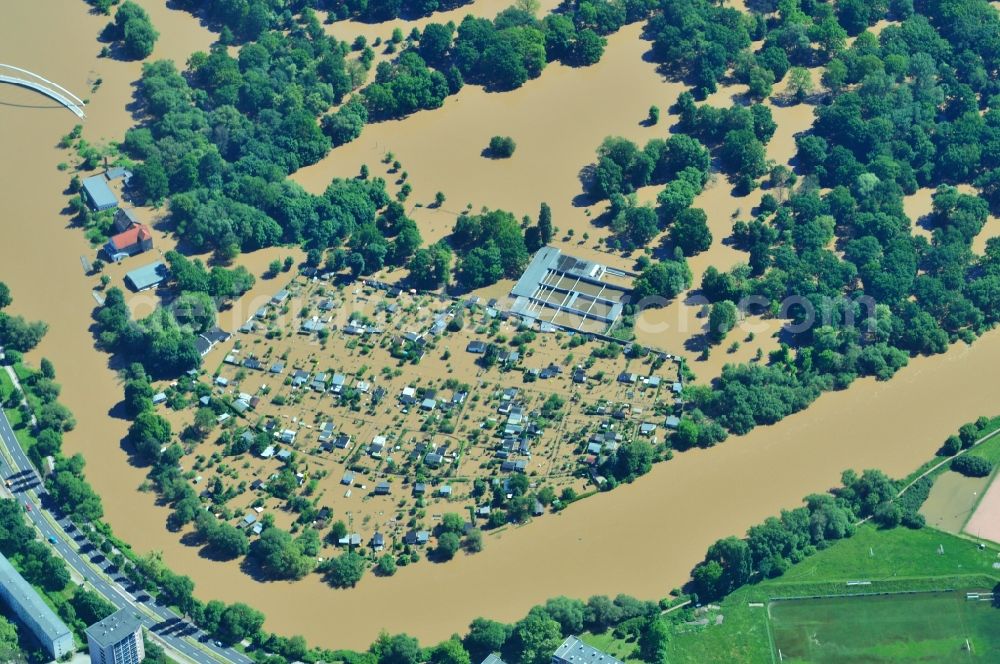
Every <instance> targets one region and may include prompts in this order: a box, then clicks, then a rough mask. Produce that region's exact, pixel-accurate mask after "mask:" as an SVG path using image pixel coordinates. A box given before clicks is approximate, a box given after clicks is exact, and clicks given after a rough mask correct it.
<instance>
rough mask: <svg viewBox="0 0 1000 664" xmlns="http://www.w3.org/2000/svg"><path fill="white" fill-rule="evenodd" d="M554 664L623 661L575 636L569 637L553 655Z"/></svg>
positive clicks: (619, 663) (620, 663)
mask: <svg viewBox="0 0 1000 664" xmlns="http://www.w3.org/2000/svg"><path fill="white" fill-rule="evenodd" d="M552 664H622V661H621V660H619V659H616V658H614V657H612V656H611V655H609V654H608V653H606V652H604V651H602V650H598V649H597V648H595V647H594V646H588V645H587V644H586V643H584V642H583V641H581V640H580V639H578V638H576V637H575V636H567V637H566V640H565V641H563V642H562V645H560V646H559V647H558V648H556V651H555V652H554V653H552Z"/></svg>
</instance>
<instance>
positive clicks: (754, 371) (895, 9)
mask: <svg viewBox="0 0 1000 664" xmlns="http://www.w3.org/2000/svg"><path fill="white" fill-rule="evenodd" d="M891 4H892V8H891V14H892V18H894V19H895V20H897V21H898V23H897V24H890V25H888V26H886V27H885V28H884V29H883V30H882V31H881V32H880V34H879V36H878V37H875V36H874V35H872V34H871V33H868V32H864V31H863V30H864V28H865V27H866V26H868V25H870V24H872V23H874V22H875V21H878V20H880V19H882V18H885V17H886V16H887V12H889V11H890V8H888V7H887V6H886V5H884V4H880V3H876V4H874V5H871V6H867V5H864V3H838V4H837V5H831V4H828V3H818V2H811V1H802V2H784V3H766V2H765V3H755V4H754V5H753V8H754V10H755V11H754V12H752V13H751V14H749V15H745V16H742V15H738V14H734V13H733V10H730V9H726V8H718V7H714V6H712V5H710V4H709V3H707V2H700V1H698V0H685V1H682V2H670V3H664V6H663V7H661V11H662V12H663V14H662V18H661V16H660V15H659V14H658V15H657V16H655V17H654V18H653V19H652V20H651V23H650V25H651V28H652V29H653V30H652V31H653V32H654V33H655V34H656V35H657V37H656V39H657V41H656V47H655V48H654V51H655V52H656V53H657V55H658V57H659V58H660V59H661V60H662V61H663V62H664V65H665V68H666V69H667V70H668V71H670V72H672V73H674V74H675V75H677V76H679V77H683V78H686V79H687V80H689V81H691V82H692V83H693V84H694V85H695V88H696V89H695V90H694V94H690V93H683V94H682V95H681V96H680V98H679V99H678V102H677V104H676V105H675V107H674V108H673V111H674V112H676V113H677V115H678V118H679V123H678V125H679V128H680V129H681V130H682V131H684V132H685V133H687V134H689V135H691V136H693V137H696V138H697V139H699V140H700V141H702V142H703V143H704V144H705V145H707V146H709V147H710V148H712V149H713V151H716V153H717V155H718V157H719V163H720V165H721V167H722V169H723V170H724V171H726V172H727V173H729V174H730V176H731V177H732V178H733V180H734V183H735V184H736V188H737V191H738V192H739V191H748V190H750V189H752V188H754V187H756V186H758V183H759V181H760V180H761V178H763V177H764V176H765V175H766V176H768V177H767V181H766V185H767V186H768V187H769V188H770V190H769V191H768V193H766V194H765V195H764V197H763V199H762V203H761V205H760V207H759V208H758V209H757V210H756V213H757V215H758V216H757V217H756V218H755V219H753V220H751V221H749V222H744V221H740V222H737V223H736V224H734V227H733V240H734V241H735V245H736V246H737V247H738V248H740V249H742V250H744V251H747V252H748V254H749V261H748V264H747V265H739V266H736V267H735V268H733V269H731V270H729V271H727V272H721V271H719V270H716V269H714V268H710V269H709V270H707V271H706V272H705V274H704V275H703V277H702V280H701V283H700V287H701V290H702V294H703V295H705V296H706V297H707V298H708V299H709V301H710V302H711V303H713V304H715V305H718V306H713V307H712V314H713V316H714V317H715V320H714V322H713V320H712V317H711V316H710V323H711V324H712V326H713V329H712V330H710V331H709V333H708V335H707V340H708V341H709V342H710V343H719V342H720V341H721V340H722V338H724V337H725V332H726V331H727V330H728V329H730V328H731V327H732V326H733V320H732V318H733V317H732V316H731V315H730V314H731V313H732V310H731V308H730V307H731V305H732V304H736V303H739V302H741V301H744V300H746V299H747V298H753V300H754V301H755V302H756V304H754V305H753V310H752V311H751V312H750V313H755V314H764V315H767V316H775V317H782V318H789V319H791V323H792V324H793V328H792V333H791V334H789V335H788V337H787V338H786V340H787V341H788V342H790V343H791V345H786V344H783V345H782V346H781V348H779V349H778V350H777V351H774V352H772V353H771V354H770V356H769V357H768V358H767V362H766V363H751V364H749V365H740V366H727V367H725V368H724V370H723V372H722V375H721V376H720V377H719V378H718V379H717V380H716V381H715V382H714V384H713V385H712V386H711V387H692V388H690V389H689V392H690V397H691V398H690V399H688V400H687V405H688V408H689V410H688V412H687V413H685V414H684V419H686V420H690V422H691V423H698V422H700V423H701V424H700V425H696V426H705V424H706V423H707V422H710V421H715V422H717V423H718V424H721V425H722V426H724V427H725V428H726V429H728V430H729V431H732V432H734V433H745V432H747V431H749V430H750V429H752V428H753V427H754V426H756V425H758V424H770V423H773V422H777V421H778V420H780V419H781V418H783V417H785V416H786V415H788V414H790V413H794V412H796V411H798V410H801V409H802V408H805V407H806V406H807V405H808V404H809V403H811V402H812V401H813V400H814V399H815V398H816V397H817V396H818V395H819V394H820V393H821V392H823V391H824V390H829V389H840V388H843V387H846V386H847V385H849V384H850V383H851V382H852V381H853V380H854V379H855V378H856V377H858V376H875V377H877V378H879V379H888V378H890V377H891V376H892V375H893V374H894V373H895V372H896V371H897V370H898V369H899V368H900V367H902V366H904V365H905V364H906V362H907V359H908V357H909V356H911V355H914V354H927V353H939V352H943V351H944V350H945V349H946V348H947V347H948V345H949V343H952V342H955V341H957V340H964V341H967V342H971V341H972V340H973V339H974V338H975V337H976V336H977V335H978V334H980V333H982V332H983V331H984V330H985V329H987V328H988V327H990V326H992V325H994V324H995V323H996V322H998V321H1000V241H998V240H996V239H991V240H990V241H989V242H988V243H987V248H986V251H985V253H984V254H983V255H982V256H976V255H975V254H974V253H973V252H972V248H971V247H972V240H973V239H974V238H975V237H976V235H977V234H978V233H979V232H980V230H981V229H982V228H983V225H984V224H985V222H986V219H987V216H988V213H989V204H990V203H992V202H993V197H994V196H995V195H996V194H995V192H996V191H1000V187H996V186H994V182H1000V177H998V176H997V175H996V173H1000V170H997V169H998V167H1000V161H998V158H1000V157H998V158H995V157H996V155H994V151H995V150H994V148H995V147H996V146H997V145H1000V143H998V138H997V136H1000V134H997V131H998V128H1000V120H998V119H997V118H998V117H1000V116H997V115H996V111H995V110H993V109H992V108H991V105H992V102H993V99H994V96H995V95H996V93H997V91H998V88H997V86H998V84H997V81H996V77H995V76H992V75H990V74H989V72H991V71H995V70H993V69H992V67H993V65H994V63H995V61H996V59H997V58H998V57H1000V55H998V54H1000V47H997V44H996V40H995V39H994V38H993V37H992V36H991V35H993V34H996V32H997V28H1000V15H998V14H997V12H996V10H994V9H993V8H991V7H989V5H988V3H985V2H983V1H982V0H949V1H947V2H927V3H921V4H919V5H918V6H917V7H916V8H915V10H914V8H913V7H912V6H908V5H907V3H891ZM760 12H767V13H760ZM671 16H672V17H673V18H669V17H671ZM668 19H669V20H668ZM956 23H958V24H961V25H963V26H967V27H968V30H967V31H966V30H960V29H956V28H955V27H954V26H955V25H956ZM678 26H684V29H683V30H681V29H679V28H678ZM858 33H860V34H858ZM846 34H851V35H855V34H858V37H857V39H856V40H855V41H854V43H853V44H852V45H851V47H850V48H847V47H846V41H845V35H846ZM970 34H971V35H974V38H970V37H969V35H970ZM749 39H754V40H763V43H762V45H761V46H760V47H759V48H757V49H756V50H755V51H754V52H750V50H749V43H750V42H749V41H748V40H749ZM822 64H825V70H824V73H823V75H822V83H823V85H824V86H825V87H826V89H827V90H829V91H831V92H833V93H835V94H832V95H829V96H821V97H817V98H816V101H817V102H818V105H817V106H816V109H815V116H816V120H815V124H814V126H813V128H812V129H811V130H810V131H809V132H806V133H803V134H801V135H799V136H798V137H797V138H796V146H797V155H796V171H797V172H796V173H791V172H790V171H788V169H785V168H783V167H781V166H772V165H771V164H769V163H768V162H767V160H766V155H765V151H764V146H765V145H766V143H767V141H768V140H769V139H770V137H771V135H772V134H773V133H774V130H775V124H774V122H773V119H772V118H771V117H770V113H769V112H766V108H765V107H763V106H762V105H760V104H751V105H750V106H749V107H734V108H730V109H719V108H713V107H711V106H707V105H700V106H699V105H698V104H697V103H696V102H695V98H696V97H697V96H698V95H699V94H703V93H706V92H711V91H712V90H713V89H714V87H715V84H716V83H717V82H718V81H721V80H722V79H723V77H724V76H725V72H726V71H727V70H728V68H730V67H732V71H733V72H734V73H735V75H736V77H737V78H738V79H739V78H740V77H743V80H744V81H748V80H749V79H750V78H751V77H755V78H757V79H760V77H762V76H763V78H764V79H769V77H773V79H774V80H781V78H782V77H783V76H784V75H785V74H786V73H787V72H788V71H790V70H794V68H795V67H805V66H815V65H822ZM959 65H960V66H959ZM760 70H766V71H767V74H762V73H761V71H760ZM793 73H794V71H793ZM751 87H753V86H752V85H751ZM755 96H756V97H757V98H760V97H762V96H766V94H764V95H753V94H752V95H751V97H755ZM997 154H998V155H1000V152H998V153H997ZM622 163H625V162H622ZM616 166H618V167H619V168H620V164H619V163H618V162H616ZM604 170H605V171H609V170H610V169H608V168H605V169H604ZM994 171H996V172H994ZM623 181H626V182H627V181H628V178H624V179H623ZM640 181H641V180H640ZM674 182H676V180H675V181H674ZM970 182H975V183H976V185H977V186H979V187H980V188H981V190H982V192H983V196H984V197H985V199H986V200H985V201H984V200H983V199H982V198H978V197H976V196H972V195H968V194H964V193H961V192H960V191H959V190H958V189H957V188H956V187H954V186H952V185H955V184H959V183H970ZM673 186H674V183H673V182H672V183H671V184H670V185H668V189H669V188H670V187H673ZM919 187H937V189H936V192H935V194H934V196H933V209H932V212H931V214H930V215H929V216H928V217H927V219H926V220H925V223H926V224H928V225H929V226H930V228H931V230H932V234H931V238H930V239H929V240H927V239H925V238H923V237H915V236H914V234H913V233H912V230H911V221H910V220H909V219H908V218H907V217H906V215H905V213H904V212H903V205H902V202H903V196H905V195H908V194H912V193H914V192H915V191H916V190H917V189H918V188H919ZM665 198H668V196H667V193H666V190H665V191H664V193H662V194H661V210H662V209H663V202H664V201H663V199H665ZM669 198H670V199H671V200H672V199H674V198H675V195H674V194H671V195H670V196H669ZM676 199H677V200H679V201H680V203H681V205H680V206H679V207H681V209H682V210H684V212H682V213H681V214H683V215H684V216H683V217H682V218H684V219H685V220H686V221H687V222H688V223H687V224H686V225H687V226H689V228H687V229H684V231H685V232H674V229H671V231H672V232H671V241H672V242H673V243H674V244H675V245H676V246H678V247H681V248H682V250H683V251H684V253H685V254H687V255H690V252H692V251H695V250H697V249H698V248H699V246H705V245H704V243H705V242H706V240H709V241H710V239H709V238H706V237H705V236H704V231H703V230H702V229H701V227H700V218H696V217H697V216H698V215H697V212H695V211H693V210H691V209H689V208H687V207H686V206H685V205H684V203H685V202H686V200H688V197H686V196H681V195H677V196H676ZM687 217H691V219H687ZM632 219H633V224H632V225H631V226H630V225H629V224H627V223H623V224H622V228H623V229H624V230H625V231H627V232H628V233H631V232H633V231H632V227H633V226H634V227H637V228H639V231H640V233H639V237H643V225H642V224H643V222H644V219H643V217H642V216H641V215H633V217H632ZM636 222H638V223H636ZM674 227H675V228H677V227H678V225H677V223H676V222H675V223H674ZM651 231H652V227H650V228H649V231H648V232H651ZM626 239H627V235H626ZM685 244H686V245H687V248H684V245H685ZM622 246H623V247H625V248H629V247H630V246H631V245H629V244H628V243H627V242H626V243H623V244H622ZM654 269H655V272H654ZM652 277H657V278H658V279H657V280H658V281H659V283H660V284H661V285H662V286H665V288H659V289H658V288H655V287H654V286H653V285H652V284H651V281H652V279H651V278H652ZM682 277H683V270H681V269H680V266H678V265H677V264H676V262H673V261H667V262H666V264H665V265H664V266H662V267H659V266H657V267H655V268H654V266H653V265H649V264H647V265H646V267H645V268H644V269H643V276H642V277H640V279H639V280H637V282H636V287H637V294H640V295H647V294H651V293H654V292H656V291H660V293H661V294H664V295H670V294H672V293H673V294H676V292H677V291H676V286H679V285H680V284H682V283H683V279H682ZM789 298H791V299H789ZM726 302H728V303H730V304H727V305H725V306H723V303H726ZM716 314H717V315H716ZM716 323H718V326H721V327H720V328H719V329H715V328H716V327H718V326H717V325H716ZM686 426H690V425H686ZM689 438H692V439H698V436H696V435H692V436H689Z"/></svg>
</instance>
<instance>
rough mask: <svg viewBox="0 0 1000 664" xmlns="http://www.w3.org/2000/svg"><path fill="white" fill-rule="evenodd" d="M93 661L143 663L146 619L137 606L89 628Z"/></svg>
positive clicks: (99, 663)
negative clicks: (141, 617) (137, 610)
mask: <svg viewBox="0 0 1000 664" xmlns="http://www.w3.org/2000/svg"><path fill="white" fill-rule="evenodd" d="M87 646H88V647H89V648H90V661H91V662H92V664H139V662H141V661H142V660H143V659H145V657H146V651H145V649H144V648H143V645H142V621H141V620H140V619H139V615H138V614H137V613H136V611H135V610H134V609H121V610H119V611H118V612H116V613H112V614H111V615H110V616H108V617H107V618H105V619H104V620H102V621H100V622H97V623H94V624H93V625H91V626H90V627H88V628H87Z"/></svg>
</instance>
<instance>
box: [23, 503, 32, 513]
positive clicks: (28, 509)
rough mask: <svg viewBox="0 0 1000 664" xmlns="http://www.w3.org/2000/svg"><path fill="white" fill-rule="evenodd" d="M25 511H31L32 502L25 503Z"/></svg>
mask: <svg viewBox="0 0 1000 664" xmlns="http://www.w3.org/2000/svg"><path fill="white" fill-rule="evenodd" d="M24 511H25V512H30V511H31V503H25V504H24Z"/></svg>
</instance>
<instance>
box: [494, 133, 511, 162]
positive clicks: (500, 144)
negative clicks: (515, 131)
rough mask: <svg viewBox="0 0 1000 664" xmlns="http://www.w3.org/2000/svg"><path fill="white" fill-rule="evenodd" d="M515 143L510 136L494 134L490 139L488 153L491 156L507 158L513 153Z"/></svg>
mask: <svg viewBox="0 0 1000 664" xmlns="http://www.w3.org/2000/svg"><path fill="white" fill-rule="evenodd" d="M516 149H517V143H515V142H514V139H513V138H511V137H510V136H494V137H493V138H491V139H490V147H489V153H490V156H491V157H494V158H500V159H507V158H508V157H510V156H512V155H513V154H514V150H516Z"/></svg>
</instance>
